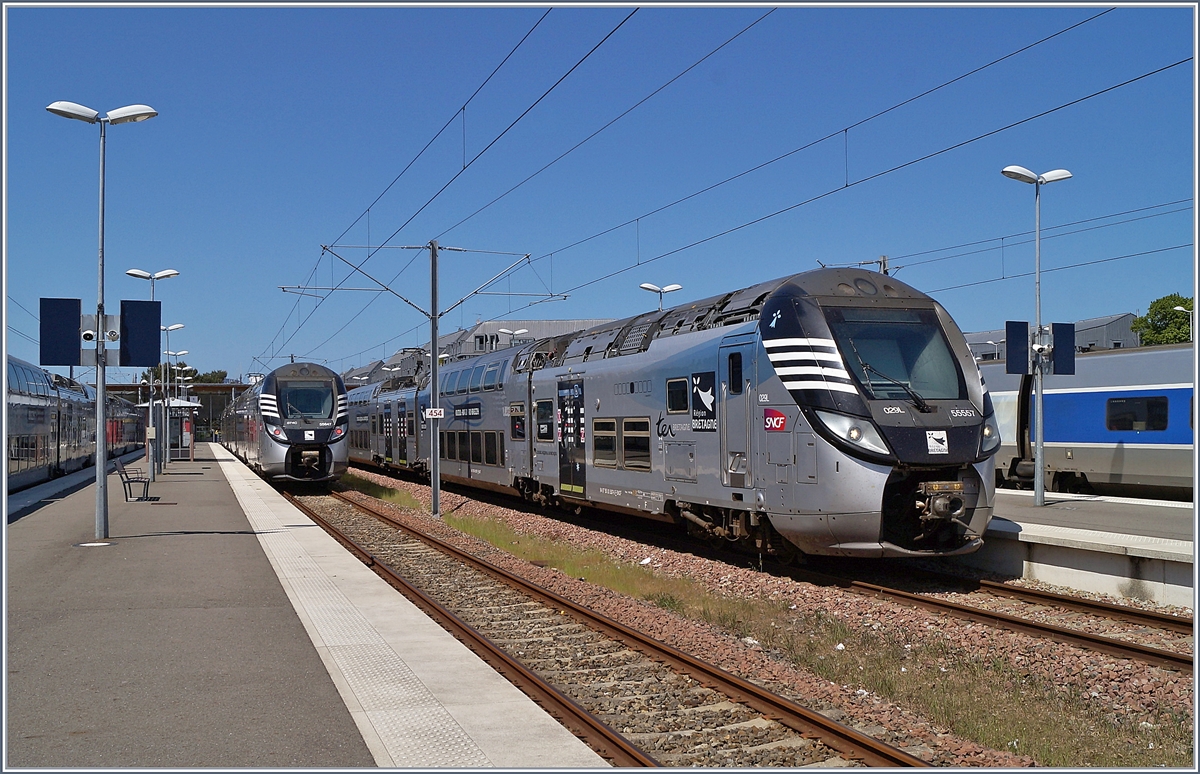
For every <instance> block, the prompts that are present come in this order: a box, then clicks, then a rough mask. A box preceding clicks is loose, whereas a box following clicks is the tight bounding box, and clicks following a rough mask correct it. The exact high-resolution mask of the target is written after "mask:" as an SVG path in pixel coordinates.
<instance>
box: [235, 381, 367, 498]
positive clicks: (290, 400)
mask: <svg viewBox="0 0 1200 774" xmlns="http://www.w3.org/2000/svg"><path fill="white" fill-rule="evenodd" d="M348 426H349V412H348V406H347V399H346V385H345V384H344V383H343V382H342V378H341V377H340V376H339V375H338V374H337V373H335V372H334V371H331V370H329V369H328V368H326V367H325V366H322V365H318V364H316V363H289V364H288V365H285V366H282V367H280V368H277V369H275V370H274V371H272V372H271V373H269V374H267V375H266V377H264V378H263V380H262V381H260V382H259V383H258V384H256V385H255V386H254V387H253V388H251V389H249V390H247V391H246V392H244V393H242V395H241V396H240V397H239V398H238V399H237V401H236V402H234V404H233V405H232V406H230V407H229V408H228V409H227V410H226V412H225V414H224V415H223V416H222V417H221V442H222V443H223V444H224V445H225V446H226V447H227V448H229V449H230V450H231V451H232V452H233V453H234V454H236V455H238V456H239V457H241V458H242V460H244V461H245V462H246V464H247V465H249V466H250V467H251V468H253V469H254V470H256V471H257V472H258V473H259V474H260V475H262V476H264V477H265V478H268V479H272V480H285V481H286V480H291V481H306V482H322V481H331V480H334V479H337V478H339V477H340V476H341V475H342V474H343V473H345V472H346V459H347V455H346V451H347V443H346V435H347V429H348Z"/></svg>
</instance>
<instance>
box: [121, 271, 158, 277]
mask: <svg viewBox="0 0 1200 774" xmlns="http://www.w3.org/2000/svg"><path fill="white" fill-rule="evenodd" d="M125 273H126V274H128V275H129V276H130V277H137V278H138V279H150V278H151V277H152V276H154V275H152V274H151V273H150V272H148V271H142V270H141V269H126V270H125Z"/></svg>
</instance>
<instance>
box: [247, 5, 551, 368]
mask: <svg viewBox="0 0 1200 774" xmlns="http://www.w3.org/2000/svg"><path fill="white" fill-rule="evenodd" d="M552 10H554V9H553V8H547V9H546V12H545V13H543V14H542V15H541V16H540V17H538V20H537V21H536V22H534V25H533V26H532V27H530V28H529V31H528V32H526V33H525V35H524V36H522V37H521V39H520V40H519V41H517V44H516V45H515V46H513V47H512V50H511V51H509V52H508V54H507V55H506V56H505V57H504V59H502V60H500V63H499V64H498V65H496V67H495V68H493V69H492V71H491V72H490V73H488V76H487V77H486V78H484V79H483V82H482V83H480V84H479V86H477V87H476V88H475V91H473V92H471V96H469V97H467V99H466V101H465V102H463V104H462V107H460V108H459V109H458V110H456V111H454V115H452V116H450V118H449V119H447V120H446V123H445V124H443V125H442V128H441V129H438V130H437V132H436V133H434V135H433V137H432V138H430V140H429V142H427V143H425V146H424V147H422V148H421V150H419V151H417V154H416V155H415V156H413V157H412V159H411V160H410V161H409V162H408V164H406V165H405V166H404V168H403V169H401V170H400V173H399V174H397V175H396V177H394V178H393V179H392V182H390V183H388V184H387V186H386V187H385V188H384V189H383V190H382V191H381V192H380V193H379V195H378V196H376V197H375V199H374V200H373V201H372V202H371V203H370V204H368V205H367V207H366V209H364V210H363V211H362V213H360V214H359V216H358V217H357V218H355V219H354V221H353V222H351V223H350V225H349V226H346V228H345V229H344V230H343V231H342V233H341V234H338V236H337V238H336V239H334V240H333V241H332V242H330V244H337V242H338V241H339V240H341V238H342V237H344V236H346V234H348V233H350V230H351V229H353V228H354V227H355V226H357V225H358V224H359V222H360V221H362V219H363V218H367V219H368V227H369V222H370V220H369V219H370V213H371V209H372V208H373V207H374V206H375V205H376V204H378V203H379V201H380V200H381V199H383V197H384V196H385V195H387V193H388V191H390V190H392V188H393V187H394V186H395V185H396V183H398V182H400V178H402V177H404V175H405V174H406V173H407V172H408V170H410V169H412V166H413V165H414V164H416V163H417V161H419V160H420V159H421V158H422V157H423V156H424V155H425V152H426V151H428V150H429V148H430V147H431V146H432V145H433V144H434V143H435V142H437V140H438V138H439V137H441V136H442V134H443V133H444V132H445V131H446V129H448V128H449V127H450V125H451V124H453V123H454V120H455V119H456V118H458V116H459V114H460V113H463V112H464V111H465V110H466V109H467V107H468V106H469V105H470V104H471V101H472V100H474V99H475V97H477V96H478V95H479V92H481V91H483V87H484V86H487V84H488V83H489V82H490V81H491V80H492V78H493V77H495V75H496V73H498V72H500V69H501V68H502V67H504V65H505V64H506V63H507V62H508V60H509V59H511V58H512V56H513V54H515V53H516V52H517V49H519V48H520V47H521V46H522V45H523V44H524V43H525V41H526V40H528V39H529V36H530V35H532V34H533V32H534V30H536V29H537V28H538V27H539V26H540V25H541V23H542V22H543V21H545V20H546V17H547V16H549V15H550V11H552ZM463 131H464V132H465V131H466V129H465V121H464V130H463ZM464 168H465V164H464ZM368 233H369V232H368ZM369 241H370V240H368V242H369ZM369 257H370V256H368V258H369ZM320 265H321V261H320V258H318V259H317V263H316V265H314V266H313V269H312V271H311V272H310V273H309V275H308V278H307V279H306V280H305V282H304V284H306V285H307V284H308V283H309V282H311V281H312V278H313V276H315V275H316V273H317V270H318V269H319V268H320ZM299 304H300V299H296V303H295V304H294V305H293V306H292V310H291V311H290V312H288V316H287V318H285V319H284V323H283V325H282V326H280V329H279V331H278V332H277V333H276V334H275V336H274V337H272V339H271V340H272V341H274V340H275V339H277V338H278V337H279V336H280V335H282V333H283V331H284V329H285V327H286V325H287V319H290V318H291V316H292V313H294V312H295V311H296V309H297V308H298V307H299ZM283 346H287V344H286V342H285V343H284V345H283ZM263 355H264V356H265V355H266V351H265V350H264V352H263Z"/></svg>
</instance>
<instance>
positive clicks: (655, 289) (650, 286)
mask: <svg viewBox="0 0 1200 774" xmlns="http://www.w3.org/2000/svg"><path fill="white" fill-rule="evenodd" d="M638 287H640V288H641V289H642V290H649V291H650V292H651V293H661V292H662V288H660V287H659V286H658V285H654V284H652V283H649V282H643V283H642V284H641V285H638Z"/></svg>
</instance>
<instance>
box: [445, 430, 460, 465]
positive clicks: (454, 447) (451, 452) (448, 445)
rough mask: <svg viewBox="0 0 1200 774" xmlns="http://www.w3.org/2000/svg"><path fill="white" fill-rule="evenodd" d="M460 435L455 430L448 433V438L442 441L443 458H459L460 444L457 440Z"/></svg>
mask: <svg viewBox="0 0 1200 774" xmlns="http://www.w3.org/2000/svg"><path fill="white" fill-rule="evenodd" d="M456 440H458V436H456V435H455V434H454V432H449V433H446V439H445V440H444V441H442V458H443V459H447V460H455V459H458V444H456V443H455V441H456Z"/></svg>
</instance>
